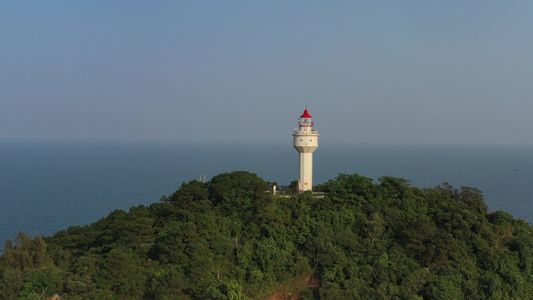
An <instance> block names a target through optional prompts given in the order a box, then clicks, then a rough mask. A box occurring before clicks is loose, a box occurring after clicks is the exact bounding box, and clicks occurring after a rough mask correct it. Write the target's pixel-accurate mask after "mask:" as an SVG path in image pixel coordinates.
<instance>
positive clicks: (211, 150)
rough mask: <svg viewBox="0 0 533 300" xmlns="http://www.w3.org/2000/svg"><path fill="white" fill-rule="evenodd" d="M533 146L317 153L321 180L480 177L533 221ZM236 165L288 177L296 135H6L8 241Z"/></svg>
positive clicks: (430, 182)
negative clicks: (224, 142) (221, 141)
mask: <svg viewBox="0 0 533 300" xmlns="http://www.w3.org/2000/svg"><path fill="white" fill-rule="evenodd" d="M532 150H533V147H436V146H435V147H429V146H421V147H415V146H401V147H397V146H338V145H335V146H333V145H327V144H325V143H322V144H321V145H320V148H319V149H318V150H317V151H316V152H315V154H314V182H315V184H316V183H321V182H324V181H327V180H328V179H331V178H334V177H335V176H336V175H337V174H338V173H349V174H353V173H358V174H361V175H364V176H367V177H371V178H374V179H377V177H379V176H383V175H392V176H396V177H402V178H405V179H409V180H411V183H412V185H413V186H418V187H434V186H436V185H439V184H441V183H443V182H448V183H450V184H452V185H453V186H454V187H456V188H459V187H461V186H471V187H477V188H479V189H481V190H482V191H483V194H484V195H485V201H486V202H487V204H488V205H489V209H490V210H491V211H495V210H504V211H507V212H509V213H511V214H512V215H513V216H515V217H516V218H521V219H524V220H526V221H528V222H531V223H533V185H532V184H531V183H532V182H533V151H532ZM235 170H247V171H250V172H254V173H257V174H258V175H259V176H260V177H262V178H263V179H265V180H268V181H277V182H278V183H279V184H280V185H287V184H289V183H290V181H292V180H295V179H297V176H298V153H297V152H296V151H295V150H294V149H293V148H292V146H291V143H290V141H289V142H288V143H287V144H286V145H278V146H239V147H236V146H233V147H230V146H221V145H218V146H217V145H205V146H179V145H161V144H156V145H149V144H114V145H112V144H89V143H86V144H83V143H78V144H67V143H56V144H51V143H37V142H32V143H30V142H26V143H23V142H17V143H15V142H11V143H8V142H2V143H0V206H1V208H0V243H1V246H0V250H2V249H3V243H4V241H5V240H6V239H7V238H11V239H12V238H14V237H15V235H16V234H17V233H18V231H19V230H20V231H23V232H25V233H27V234H28V235H30V236H32V237H33V235H34V234H40V235H52V234H53V233H54V232H56V231H58V230H62V229H66V228H67V227H68V226H71V225H84V224H89V223H92V222H94V221H97V220H98V219H100V218H102V217H104V216H106V215H107V214H108V213H109V212H111V211H112V210H114V209H124V210H128V209H129V208H130V207H131V206H137V205H140V204H145V205H146V204H150V203H153V202H157V201H159V199H160V198H161V196H163V195H168V194H170V193H172V192H173V191H175V190H176V189H178V188H179V186H180V185H181V183H182V182H184V181H190V180H193V179H199V176H200V175H201V174H206V175H207V179H209V178H210V177H212V176H214V175H216V174H219V173H222V172H230V171H235Z"/></svg>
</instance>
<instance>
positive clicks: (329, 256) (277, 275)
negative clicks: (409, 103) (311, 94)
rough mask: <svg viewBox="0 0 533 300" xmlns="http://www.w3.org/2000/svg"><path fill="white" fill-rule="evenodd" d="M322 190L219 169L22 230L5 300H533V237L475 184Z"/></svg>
mask: <svg viewBox="0 0 533 300" xmlns="http://www.w3.org/2000/svg"><path fill="white" fill-rule="evenodd" d="M317 189H320V190H321V191H324V192H325V193H326V196H325V197H324V198H317V197H314V196H313V195H312V194H311V193H310V192H306V193H303V194H299V195H294V196H290V197H281V196H274V195H271V194H270V193H269V192H268V183H267V182H265V181H263V180H262V179H261V178H259V177H257V176H256V175H255V174H253V173H249V172H244V171H239V172H232V173H224V174H220V175H217V176H215V177H213V178H212V180H211V181H210V182H208V183H201V182H198V181H191V182H188V183H184V184H182V186H181V188H180V189H179V190H177V191H176V192H174V193H173V194H172V195H170V196H168V197H163V198H162V199H161V200H162V201H161V202H159V203H154V204H152V205H150V206H148V207H147V206H139V207H133V208H131V209H130V211H129V212H125V211H122V210H116V211H113V212H112V213H110V214H109V216H107V217H106V218H103V219H101V220H100V221H98V222H96V223H93V224H90V225H87V226H73V227H69V228H68V229H67V230H64V231H60V232H58V233H56V234H55V235H54V236H52V237H46V238H42V237H40V236H36V237H35V238H34V239H31V238H29V237H28V236H26V235H25V234H24V233H19V235H18V236H17V238H16V239H15V241H14V243H13V242H12V241H10V240H8V241H7V242H6V246H5V253H4V255H3V256H2V257H1V258H0V298H2V299H15V298H23V299H32V298H33V299H40V298H44V297H48V296H51V295H54V294H58V295H60V296H61V297H64V298H66V299H116V298H125V299H141V298H144V299H266V298H268V297H269V296H272V295H275V294H278V295H284V296H290V295H299V296H301V297H303V298H304V299H465V298H467V299H511V298H512V299H520V298H522V299H526V298H530V297H531V295H533V229H532V227H531V226H530V225H529V224H528V223H526V222H524V221H522V220H515V219H513V217H511V216H510V215H509V214H507V213H505V212H502V211H497V212H493V213H488V212H487V206H486V205H485V203H484V201H483V196H482V194H481V192H480V191H479V190H477V189H475V188H469V187H462V188H461V189H459V190H458V189H454V188H453V187H451V186H450V185H447V184H443V185H441V186H438V187H436V188H432V189H420V188H416V187H412V186H410V184H409V181H407V180H404V179H401V178H394V177H389V176H384V177H381V178H379V180H378V182H377V183H374V182H373V180H372V179H370V178H367V177H364V176H360V175H357V174H354V175H346V174H340V175H339V176H338V177H337V178H335V179H332V180H330V181H328V182H326V183H324V184H322V185H320V186H318V187H317ZM308 278H312V279H314V280H313V282H314V283H315V284H313V285H308V284H306V283H305V282H306V279H308Z"/></svg>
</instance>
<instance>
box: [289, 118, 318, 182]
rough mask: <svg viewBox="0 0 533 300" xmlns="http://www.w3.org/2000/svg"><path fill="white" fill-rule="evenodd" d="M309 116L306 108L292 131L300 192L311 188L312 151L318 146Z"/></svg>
mask: <svg viewBox="0 0 533 300" xmlns="http://www.w3.org/2000/svg"><path fill="white" fill-rule="evenodd" d="M311 118H312V117H311V115H310V114H309V112H308V111H307V108H306V109H305V111H304V113H303V115H301V116H300V118H299V119H298V128H297V129H295V130H294V132H293V133H292V136H293V138H294V139H293V146H294V148H295V149H296V150H297V151H298V152H299V153H300V179H299V180H298V190H300V191H302V192H305V191H310V190H312V189H313V152H315V150H316V148H318V131H316V130H313V125H314V122H312V121H311Z"/></svg>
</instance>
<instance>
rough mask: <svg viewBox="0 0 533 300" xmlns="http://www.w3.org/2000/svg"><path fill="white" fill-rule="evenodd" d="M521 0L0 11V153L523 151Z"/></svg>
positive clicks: (530, 40)
mask: <svg viewBox="0 0 533 300" xmlns="http://www.w3.org/2000/svg"><path fill="white" fill-rule="evenodd" d="M532 15H533V2H531V1H491V0H484V1H454V0H450V1H397V0H395V1H328V2H326V1H134V0H128V1H97V0H95V1H2V2H0V140H47V141H48V140H49V141H125V142H130V141H133V142H168V143H182V144H194V143H203V144H205V143H243V144H263V143H269V144H283V143H292V137H291V134H292V131H293V129H294V128H295V127H296V124H297V121H298V117H299V116H300V115H301V114H302V113H303V111H304V109H305V108H306V107H307V108H308V109H309V112H310V114H311V115H312V116H313V121H315V129H316V130H318V131H319V132H320V134H321V135H320V141H321V144H323V143H330V144H339V145H342V144H347V145H348V144H350V145H352V144H434V145H456V144H459V145H533V137H532V134H531V129H532V128H533V118H531V112H532V111H533V101H532V99H531V98H532V96H533V56H532V54H533V21H532V19H531V16H532Z"/></svg>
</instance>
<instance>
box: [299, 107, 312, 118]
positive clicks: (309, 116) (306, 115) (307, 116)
mask: <svg viewBox="0 0 533 300" xmlns="http://www.w3.org/2000/svg"><path fill="white" fill-rule="evenodd" d="M300 118H312V117H311V115H310V114H309V112H308V111H307V108H306V109H305V111H304V114H303V115H301V116H300Z"/></svg>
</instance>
